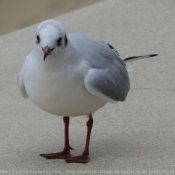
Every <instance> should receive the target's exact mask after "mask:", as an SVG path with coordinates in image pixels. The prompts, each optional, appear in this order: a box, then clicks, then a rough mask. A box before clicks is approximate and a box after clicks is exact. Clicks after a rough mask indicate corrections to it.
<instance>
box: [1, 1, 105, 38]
mask: <svg viewBox="0 0 175 175" xmlns="http://www.w3.org/2000/svg"><path fill="white" fill-rule="evenodd" d="M100 1H102V0H0V35H4V34H7V33H9V32H12V31H14V30H18V29H21V28H24V27H27V26H29V25H32V24H35V23H38V22H41V21H43V20H46V19H49V18H53V17H56V16H58V15H61V14H64V13H67V12H70V11H73V10H76V9H79V8H82V7H85V6H88V5H90V4H93V3H97V2H100Z"/></svg>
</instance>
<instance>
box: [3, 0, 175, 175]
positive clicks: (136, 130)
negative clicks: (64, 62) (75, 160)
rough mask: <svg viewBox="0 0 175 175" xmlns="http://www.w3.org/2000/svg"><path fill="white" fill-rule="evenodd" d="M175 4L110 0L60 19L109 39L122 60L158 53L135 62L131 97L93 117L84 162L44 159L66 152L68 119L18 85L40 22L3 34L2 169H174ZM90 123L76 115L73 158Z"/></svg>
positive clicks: (19, 171)
mask: <svg viewBox="0 0 175 175" xmlns="http://www.w3.org/2000/svg"><path fill="white" fill-rule="evenodd" d="M174 8H175V4H174V1H173V0H166V1H165V0H164V1H163V0H157V1H152V0H147V1H140V0H132V1H130V0H122V1H120V0H110V1H104V2H102V3H98V4H94V5H92V6H89V7H87V8H84V9H80V10H78V11H75V12H71V13H68V14H65V15H63V16H58V17H56V18H55V19H57V20H59V21H60V22H62V23H63V24H64V25H65V27H66V29H67V31H68V33H73V32H84V33H87V34H88V35H89V36H91V37H94V38H96V39H103V40H105V41H107V42H109V43H111V44H112V45H113V46H115V47H116V48H117V50H118V51H119V53H120V54H121V55H122V56H123V57H127V56H132V55H142V54H152V53H158V54H159V56H158V57H155V58H149V59H145V60H140V61H137V62H133V63H128V67H129V68H133V69H134V71H133V72H132V73H131V74H130V79H131V90H130V93H129V95H128V98H127V100H126V102H124V103H118V104H117V105H111V104H108V105H106V106H105V107H104V108H103V109H101V110H99V111H97V112H96V113H95V114H94V128H93V132H92V137H91V147H90V157H91V162H90V163H88V164H83V165H82V164H67V163H65V162H64V160H45V159H43V158H42V157H40V156H39V154H40V153H47V152H56V151H60V150H62V147H63V122H62V117H57V116H52V115H50V114H47V113H45V112H43V111H41V110H40V109H38V108H37V107H36V106H35V105H34V104H33V103H32V102H31V101H30V100H24V99H23V98H22V97H21V95H20V93H19V90H18V87H17V84H16V77H17V73H18V71H19V69H20V68H21V66H22V63H23V61H24V59H25V56H26V55H27V54H28V53H29V51H30V50H31V48H32V46H33V42H34V40H35V37H34V36H35V30H36V25H34V26H31V27H28V28H26V29H23V30H19V31H16V32H14V33H11V34H8V35H4V36H2V37H0V45H1V50H0V59H1V64H0V69H1V71H0V93H1V98H0V105H1V110H0V121H1V122H0V141H1V143H0V155H1V158H0V173H3V172H4V173H5V172H6V173H7V174H25V173H31V174H41V173H43V174H56V172H57V174H107V173H110V174H175V172H174V173H173V172H172V171H173V170H174V169H175V139H174V138H175V109H174V104H175V78H174V75H175V63H174V58H175V52H174V48H175V41H174V38H175V32H174V30H175V19H174V16H175V10H174ZM86 120H87V118H86V117H77V118H73V119H71V123H70V132H71V133H70V143H71V146H72V147H73V148H74V151H72V154H73V155H76V154H79V153H81V152H82V151H83V149H84V142H85V135H86V125H85V122H86Z"/></svg>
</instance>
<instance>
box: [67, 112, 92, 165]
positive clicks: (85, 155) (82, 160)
mask: <svg viewBox="0 0 175 175" xmlns="http://www.w3.org/2000/svg"><path fill="white" fill-rule="evenodd" d="M86 125H87V137H86V145H85V149H84V152H83V154H81V155H79V156H75V157H68V158H66V162H67V163H88V162H89V161H90V159H89V143H90V136H91V130H92V126H93V118H92V115H91V114H90V115H89V120H88V121H87V123H86Z"/></svg>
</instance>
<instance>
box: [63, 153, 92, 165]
mask: <svg viewBox="0 0 175 175" xmlns="http://www.w3.org/2000/svg"><path fill="white" fill-rule="evenodd" d="M89 161H90V158H89V156H88V155H84V154H81V155H79V156H75V157H68V158H66V160H65V162H66V163H88V162H89Z"/></svg>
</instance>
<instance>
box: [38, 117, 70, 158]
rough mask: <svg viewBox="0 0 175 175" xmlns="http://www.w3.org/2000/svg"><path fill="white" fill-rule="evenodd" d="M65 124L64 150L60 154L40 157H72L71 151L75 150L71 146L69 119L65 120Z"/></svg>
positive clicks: (65, 118)
mask: <svg viewBox="0 0 175 175" xmlns="http://www.w3.org/2000/svg"><path fill="white" fill-rule="evenodd" d="M63 121H64V124H65V144H64V149H63V151H61V152H58V153H50V154H40V156H42V157H45V158H46V159H65V158H69V157H71V153H70V150H73V148H71V147H70V145H69V117H66V116H65V117H64V118H63Z"/></svg>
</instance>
